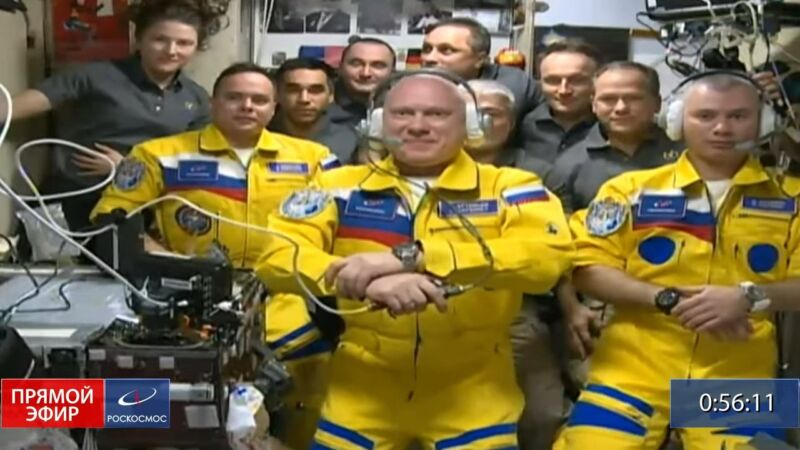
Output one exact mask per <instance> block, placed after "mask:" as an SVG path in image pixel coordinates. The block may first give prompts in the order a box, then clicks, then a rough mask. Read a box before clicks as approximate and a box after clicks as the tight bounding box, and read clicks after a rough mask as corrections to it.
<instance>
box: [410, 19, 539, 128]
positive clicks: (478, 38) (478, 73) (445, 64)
mask: <svg viewBox="0 0 800 450" xmlns="http://www.w3.org/2000/svg"><path fill="white" fill-rule="evenodd" d="M491 44H492V36H491V34H490V33H489V30H487V29H486V27H484V26H483V25H481V24H480V23H479V22H476V21H475V20H473V19H469V18H466V17H454V18H450V19H444V20H442V21H440V22H438V23H436V24H435V25H433V26H431V27H430V28H428V30H427V32H426V34H425V38H424V40H423V42H422V64H423V65H424V66H425V67H438V68H440V69H445V70H449V71H451V72H453V73H455V74H456V75H458V76H460V77H461V78H463V79H465V80H474V79H478V78H479V79H483V80H495V81H497V82H499V83H502V84H503V85H505V86H506V87H507V88H508V89H509V90H510V91H511V92H512V93H513V94H514V98H515V99H516V101H515V104H514V111H515V120H516V121H517V123H518V122H519V120H520V119H521V118H522V117H523V116H524V115H525V114H527V113H528V112H530V111H532V110H533V109H534V108H536V107H537V106H538V105H539V104H541V103H542V101H543V100H544V97H543V96H542V90H541V87H540V85H539V83H538V82H537V81H536V80H534V79H533V78H531V76H530V75H529V74H527V73H525V72H523V71H522V70H520V69H517V68H516V67H508V66H498V65H496V64H491V63H489V62H488V61H489V59H488V58H489V53H490V51H491Z"/></svg>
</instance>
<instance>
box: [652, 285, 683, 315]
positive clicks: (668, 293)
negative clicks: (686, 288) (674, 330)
mask: <svg viewBox="0 0 800 450" xmlns="http://www.w3.org/2000/svg"><path fill="white" fill-rule="evenodd" d="M680 299H681V296H680V293H678V291H676V290H675V289H664V290H663V291H661V292H659V293H658V295H656V306H657V307H658V308H659V309H660V310H662V311H664V312H666V313H669V312H670V311H671V310H672V308H674V307H675V305H677V304H678V301H680Z"/></svg>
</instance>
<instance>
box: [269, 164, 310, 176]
mask: <svg viewBox="0 0 800 450" xmlns="http://www.w3.org/2000/svg"><path fill="white" fill-rule="evenodd" d="M267 168H269V171H270V172H275V173H297V174H307V173H308V164H306V163H293V162H271V163H269V164H267Z"/></svg>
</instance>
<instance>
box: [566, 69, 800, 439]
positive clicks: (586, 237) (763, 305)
mask: <svg viewBox="0 0 800 450" xmlns="http://www.w3.org/2000/svg"><path fill="white" fill-rule="evenodd" d="M677 93H680V94H682V95H679V96H677V99H674V100H671V101H669V102H668V106H667V107H666V114H665V115H664V118H665V122H666V123H665V128H666V132H667V134H668V135H669V136H670V138H672V139H675V140H679V139H681V138H683V139H684V140H685V143H686V145H687V147H688V150H687V151H686V152H684V154H683V155H682V156H681V157H680V158H679V159H678V161H676V162H675V163H672V164H669V165H666V166H662V167H660V168H657V169H652V170H644V171H636V172H629V173H625V174H623V175H620V176H618V177H616V178H613V179H611V180H610V181H608V182H606V183H605V185H604V186H603V187H602V188H601V189H600V191H599V193H598V195H597V197H596V198H595V199H594V201H593V202H592V203H591V205H590V206H589V208H588V210H585V211H582V212H579V213H576V215H574V216H573V217H572V218H571V226H572V231H573V234H574V235H575V236H576V244H575V245H576V247H577V263H576V269H575V272H574V274H573V277H574V281H575V284H576V286H577V288H578V289H579V290H580V291H582V292H584V293H586V294H588V295H590V296H592V297H593V298H597V299H600V300H602V301H604V302H607V303H612V304H614V306H615V308H616V312H615V315H614V317H613V318H612V319H611V322H610V323H609V325H608V326H607V327H606V328H605V329H604V330H603V333H602V335H601V337H600V339H599V341H598V343H597V346H596V351H595V353H594V355H593V360H592V362H591V366H590V369H589V375H588V385H587V387H586V388H585V390H584V391H583V392H582V393H581V395H580V398H579V400H578V402H577V403H576V405H575V407H574V409H573V410H572V413H571V415H570V418H569V420H568V423H567V425H566V428H565V429H564V430H563V432H562V434H561V436H560V438H559V440H558V441H557V443H556V445H555V447H554V449H558V450H562V449H569V450H584V449H587V448H598V449H601V448H602V449H615V450H628V449H630V450H634V449H636V450H640V449H645V450H647V449H652V450H655V449H658V448H660V446H661V444H662V443H663V441H664V439H665V438H666V436H667V431H668V430H667V428H668V425H669V423H670V411H671V408H670V380H671V379H676V378H677V379H682V378H692V379H705V378H774V377H775V376H776V375H777V349H776V334H775V327H774V325H773V323H772V321H771V320H770V317H769V315H768V312H769V311H770V310H771V309H775V308H785V307H786V305H790V304H791V303H792V300H793V299H794V303H798V302H797V301H796V299H797V292H798V291H800V279H798V277H800V245H799V244H800V222H798V217H797V214H798V212H797V194H798V192H800V189H798V187H797V186H798V183H797V180H795V179H792V178H791V177H790V178H787V180H786V182H785V183H779V182H776V178H773V177H772V176H771V174H770V172H768V171H767V169H765V168H764V167H762V166H761V164H760V163H759V161H758V159H757V158H756V157H754V156H752V155H751V154H750V153H749V152H748V151H747V150H748V149H750V148H753V147H754V146H755V143H756V142H758V141H759V140H760V138H762V137H765V136H767V135H769V133H770V131H771V130H770V129H771V128H774V123H775V120H774V112H772V111H771V109H770V108H771V107H770V106H769V105H766V104H764V103H763V102H764V100H763V93H762V92H761V91H760V89H759V88H758V87H757V86H756V85H755V84H753V82H752V81H751V80H750V79H749V78H748V77H747V75H746V74H738V73H731V72H725V71H722V72H720V71H716V72H708V73H704V74H700V75H698V76H696V77H693V78H692V79H690V80H688V82H687V83H686V84H685V85H684V86H683V87H682V88H681V89H680V90H679V91H678V92H676V94H677ZM782 185H783V186H784V187H783V188H781V186H782ZM797 307H798V306H797V305H794V309H797ZM674 406H675V405H673V407H674ZM673 412H674V411H673ZM676 431H677V433H678V436H679V437H680V438H681V440H682V441H683V448H685V449H687V450H701V449H702V450H706V449H714V450H716V449H720V448H728V449H731V448H736V446H737V445H739V444H740V443H743V442H746V441H749V440H750V439H752V436H753V435H754V434H755V433H758V432H765V433H769V434H773V435H775V436H776V437H781V436H779V435H780V434H781V432H782V431H783V430H772V429H764V428H759V427H758V426H757V425H754V427H752V428H743V427H732V428H686V429H678V430H676Z"/></svg>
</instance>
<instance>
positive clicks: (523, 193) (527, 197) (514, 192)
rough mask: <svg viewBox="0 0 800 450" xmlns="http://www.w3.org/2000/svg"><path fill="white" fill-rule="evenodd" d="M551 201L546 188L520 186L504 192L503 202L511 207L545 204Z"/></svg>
mask: <svg viewBox="0 0 800 450" xmlns="http://www.w3.org/2000/svg"><path fill="white" fill-rule="evenodd" d="M549 199H550V196H549V195H548V194H547V191H546V190H545V188H544V186H541V185H538V186H520V187H515V188H511V189H506V190H505V191H503V200H505V201H506V203H508V204H509V205H522V204H524V203H530V202H544V201H547V200H549Z"/></svg>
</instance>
